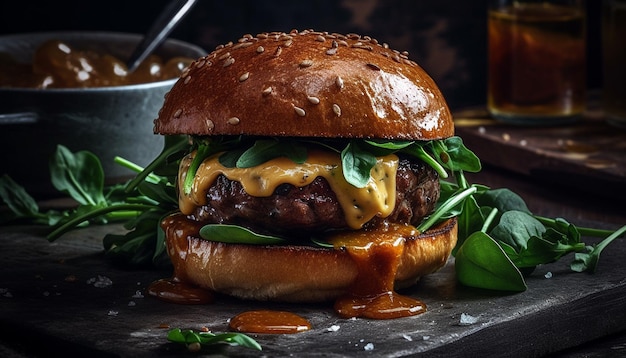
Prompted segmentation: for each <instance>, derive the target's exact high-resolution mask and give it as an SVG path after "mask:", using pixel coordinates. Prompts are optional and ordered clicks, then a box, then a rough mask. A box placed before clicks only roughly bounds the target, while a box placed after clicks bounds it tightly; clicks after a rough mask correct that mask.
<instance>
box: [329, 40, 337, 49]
mask: <svg viewBox="0 0 626 358" xmlns="http://www.w3.org/2000/svg"><path fill="white" fill-rule="evenodd" d="M330 47H331V48H337V47H339V44H338V43H337V41H335V40H333V42H332V43H331V46H330Z"/></svg>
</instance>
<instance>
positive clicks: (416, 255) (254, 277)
mask: <svg viewBox="0 0 626 358" xmlns="http://www.w3.org/2000/svg"><path fill="white" fill-rule="evenodd" d="M162 226H163V228H164V229H165V232H166V243H167V249H168V253H169V256H170V258H171V260H172V263H173V265H174V275H175V277H176V278H177V279H179V280H181V281H183V282H185V283H188V284H193V285H197V286H199V287H202V288H206V289H209V290H211V291H214V292H219V293H223V294H227V295H231V296H235V297H239V298H243V299H254V300H271V301H284V302H320V301H329V300H334V299H336V298H337V297H339V296H340V295H342V294H345V293H346V292H348V290H349V288H350V287H351V285H352V284H353V282H354V281H355V279H356V277H357V274H358V270H357V265H356V263H355V261H354V260H353V258H352V257H351V256H350V254H349V253H348V252H347V251H346V250H343V249H335V248H322V247H313V246H296V245H280V246H278V245H276V246H260V245H242V244H227V243H221V242H214V241H208V240H204V239H201V238H199V235H198V232H199V230H200V227H201V225H199V224H198V223H196V222H193V221H191V220H188V219H186V218H185V216H183V215H182V214H174V215H172V216H170V217H168V218H166V219H165V220H164V222H163V224H162ZM456 241H457V221H456V218H454V219H450V220H447V221H445V222H443V223H442V224H441V225H439V226H437V227H435V228H433V229H431V230H428V231H426V232H424V233H422V234H419V235H417V236H411V237H406V238H404V249H403V252H402V253H401V255H400V259H399V262H398V266H397V271H396V275H395V283H394V286H395V288H403V287H408V286H411V285H413V284H415V283H416V282H417V281H418V280H419V278H420V277H422V276H424V275H427V274H430V273H432V272H435V271H437V270H438V269H440V268H441V267H443V266H444V265H445V264H446V262H447V260H448V257H449V256H450V253H451V251H452V249H453V248H454V246H455V245H456Z"/></svg>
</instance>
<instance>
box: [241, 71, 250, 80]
mask: <svg viewBox="0 0 626 358" xmlns="http://www.w3.org/2000/svg"><path fill="white" fill-rule="evenodd" d="M249 77H250V72H246V73H244V74H243V75H241V76H239V82H243V81H245V80H247V79H248V78H249Z"/></svg>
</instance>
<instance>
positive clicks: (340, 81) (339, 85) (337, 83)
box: [335, 76, 343, 89]
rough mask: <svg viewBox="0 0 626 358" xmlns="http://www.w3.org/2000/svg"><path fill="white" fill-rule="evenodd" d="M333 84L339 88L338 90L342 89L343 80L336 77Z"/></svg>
mask: <svg viewBox="0 0 626 358" xmlns="http://www.w3.org/2000/svg"><path fill="white" fill-rule="evenodd" d="M335 84H336V85H337V87H339V89H342V88H343V79H342V78H341V77H339V76H337V78H336V79H335Z"/></svg>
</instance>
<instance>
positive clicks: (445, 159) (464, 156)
mask: <svg viewBox="0 0 626 358" xmlns="http://www.w3.org/2000/svg"><path fill="white" fill-rule="evenodd" d="M430 143H431V145H432V147H433V152H434V153H435V155H436V156H437V157H438V158H439V160H440V162H441V164H443V165H444V166H445V167H446V168H448V169H449V170H451V171H453V172H457V171H460V170H462V171H466V172H472V173H477V172H479V171H480V170H481V168H482V166H481V164H480V159H478V157H477V156H476V154H474V152H472V151H471V150H469V149H468V148H467V147H465V145H464V144H463V140H462V139H461V137H458V136H453V137H449V138H446V139H443V140H440V141H432V142H430Z"/></svg>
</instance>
